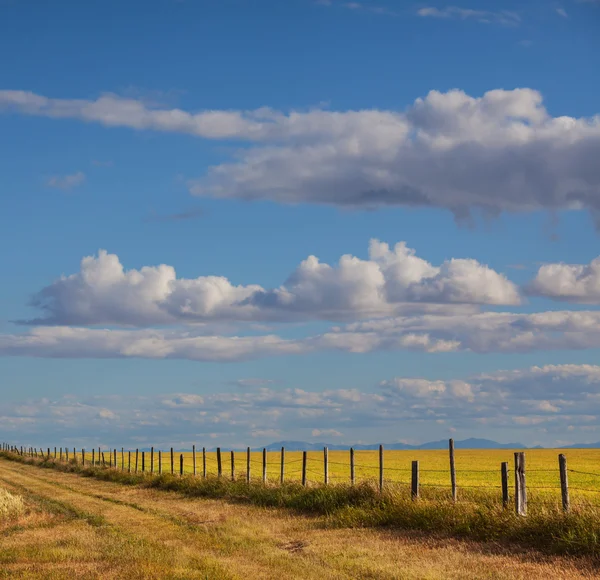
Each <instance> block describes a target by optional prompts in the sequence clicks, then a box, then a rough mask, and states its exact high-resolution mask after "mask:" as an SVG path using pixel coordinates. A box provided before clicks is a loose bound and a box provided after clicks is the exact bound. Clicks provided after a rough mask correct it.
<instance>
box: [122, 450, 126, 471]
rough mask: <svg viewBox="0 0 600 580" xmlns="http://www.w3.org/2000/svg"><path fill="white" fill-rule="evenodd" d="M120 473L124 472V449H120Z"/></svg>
mask: <svg viewBox="0 0 600 580" xmlns="http://www.w3.org/2000/svg"><path fill="white" fill-rule="evenodd" d="M121 471H125V447H121Z"/></svg>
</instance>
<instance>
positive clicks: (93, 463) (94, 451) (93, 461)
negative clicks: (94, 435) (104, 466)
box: [92, 447, 96, 467]
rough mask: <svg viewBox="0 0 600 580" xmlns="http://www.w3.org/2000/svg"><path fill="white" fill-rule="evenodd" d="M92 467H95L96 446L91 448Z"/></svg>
mask: <svg viewBox="0 0 600 580" xmlns="http://www.w3.org/2000/svg"><path fill="white" fill-rule="evenodd" d="M92 467H96V448H95V447H94V448H93V449H92Z"/></svg>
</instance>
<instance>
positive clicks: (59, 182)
mask: <svg viewBox="0 0 600 580" xmlns="http://www.w3.org/2000/svg"><path fill="white" fill-rule="evenodd" d="M84 182H85V173H83V172H82V171H77V172H76V173H72V174H70V175H52V176H51V177H49V178H48V179H46V185H47V186H48V187H54V188H56V189H62V190H63V191H69V190H71V189H74V188H75V187H79V186H80V185H82V184H83V183H84Z"/></svg>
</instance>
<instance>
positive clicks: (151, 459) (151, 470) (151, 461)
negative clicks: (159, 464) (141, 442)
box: [150, 447, 154, 475]
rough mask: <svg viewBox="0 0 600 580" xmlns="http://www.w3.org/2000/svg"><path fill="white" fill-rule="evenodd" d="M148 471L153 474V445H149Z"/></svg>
mask: <svg viewBox="0 0 600 580" xmlns="http://www.w3.org/2000/svg"><path fill="white" fill-rule="evenodd" d="M150 473H151V474H152V475H154V447H150Z"/></svg>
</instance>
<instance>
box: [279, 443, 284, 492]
mask: <svg viewBox="0 0 600 580" xmlns="http://www.w3.org/2000/svg"><path fill="white" fill-rule="evenodd" d="M280 475H281V477H280V482H279V483H280V484H281V485H283V482H284V480H285V447H282V448H281V474H280Z"/></svg>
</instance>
